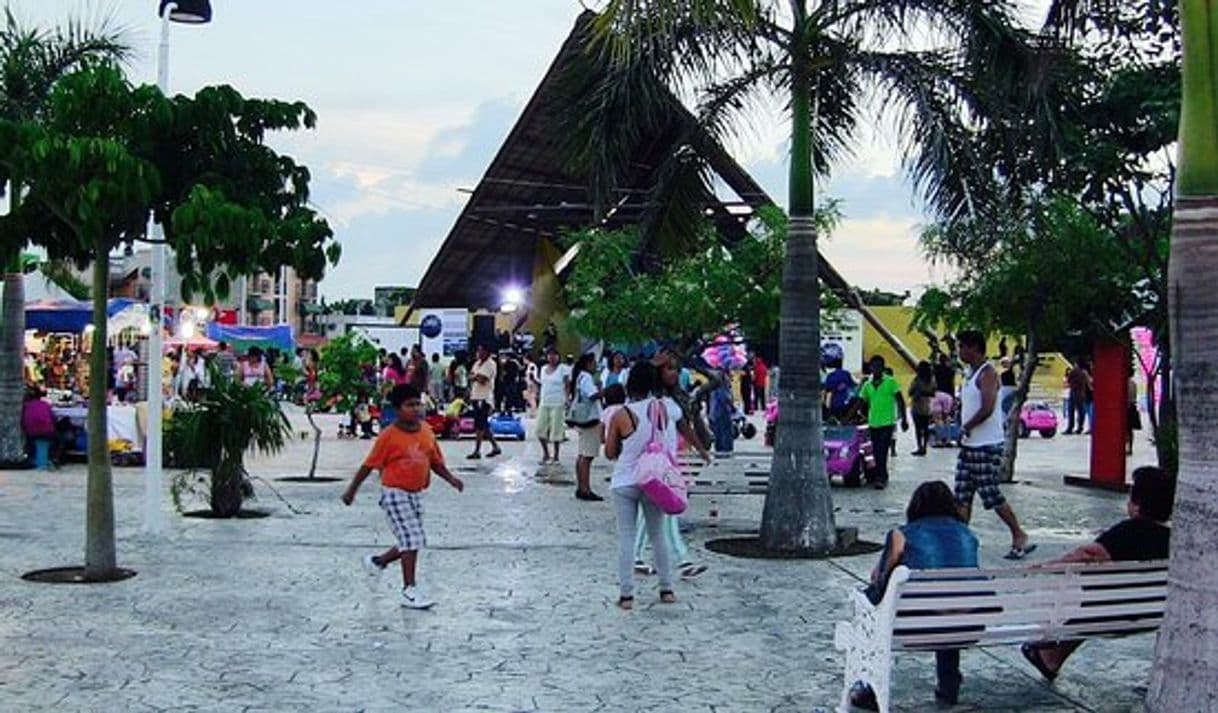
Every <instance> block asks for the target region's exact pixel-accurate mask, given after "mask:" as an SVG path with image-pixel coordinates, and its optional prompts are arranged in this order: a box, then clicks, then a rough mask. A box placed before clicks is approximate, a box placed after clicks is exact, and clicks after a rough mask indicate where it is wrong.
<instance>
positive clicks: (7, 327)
mask: <svg viewBox="0 0 1218 713" xmlns="http://www.w3.org/2000/svg"><path fill="white" fill-rule="evenodd" d="M15 194H16V191H13V200H17V197H16V195H15ZM3 299H4V308H3V309H4V313H3V314H4V316H3V319H4V327H3V330H4V331H3V334H0V464H17V463H22V462H24V461H25V436H24V434H23V433H22V431H21V408H22V400H23V397H24V393H23V392H24V389H23V386H24V383H25V378H24V368H25V275H24V274H23V273H22V272H21V252H20V251H19V250H18V251H17V253H16V254H14V255H13V256H11V257H10V258H9V260H7V261H6V265H5V273H4V298H3Z"/></svg>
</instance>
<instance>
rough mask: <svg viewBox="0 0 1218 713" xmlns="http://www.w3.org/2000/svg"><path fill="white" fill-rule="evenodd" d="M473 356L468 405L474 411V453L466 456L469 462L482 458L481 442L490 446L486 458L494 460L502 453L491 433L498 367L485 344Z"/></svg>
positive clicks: (480, 345) (479, 346)
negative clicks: (471, 383)
mask: <svg viewBox="0 0 1218 713" xmlns="http://www.w3.org/2000/svg"><path fill="white" fill-rule="evenodd" d="M475 354H476V360H475V361H474V365H473V367H472V368H471V369H470V379H471V380H472V381H473V385H472V386H471V388H470V392H469V401H470V405H471V406H472V407H473V411H474V452H473V453H470V454H469V455H468V456H466V457H467V458H469V459H471V460H477V459H478V458H481V457H482V441H483V440H485V441H486V442H487V443H489V444H490V446H491V452H490V453H488V454H487V458H494V457H495V456H497V455H499V454H500V453H502V452H503V451H502V450H501V449H500V448H499V444H498V443H497V442H496V441H495V434H493V433H491V407H492V406H493V405H494V404H493V401H494V398H495V376H496V375H497V373H498V367H496V366H495V360H494V359H492V358H491V351H490V350H489V349H487V348H486V345H485V344H479V345H478V349H477V351H476V353H475Z"/></svg>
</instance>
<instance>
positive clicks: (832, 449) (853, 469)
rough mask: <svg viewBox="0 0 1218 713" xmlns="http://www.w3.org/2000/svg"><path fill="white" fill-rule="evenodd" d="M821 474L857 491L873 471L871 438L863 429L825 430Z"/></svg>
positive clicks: (836, 427) (839, 428)
mask: <svg viewBox="0 0 1218 713" xmlns="http://www.w3.org/2000/svg"><path fill="white" fill-rule="evenodd" d="M824 436H825V472H826V473H828V475H829V477H833V476H837V477H839V478H841V479H842V484H843V485H845V486H847V487H850V488H857V487H858V486H860V485H862V484H863V477H864V476H865V475H866V473H867V472H868V471H870V470H871V469H872V468H874V467H875V455H874V454H873V453H872V452H871V434H870V432H869V431H868V430H867V427H866V426H825V430H824Z"/></svg>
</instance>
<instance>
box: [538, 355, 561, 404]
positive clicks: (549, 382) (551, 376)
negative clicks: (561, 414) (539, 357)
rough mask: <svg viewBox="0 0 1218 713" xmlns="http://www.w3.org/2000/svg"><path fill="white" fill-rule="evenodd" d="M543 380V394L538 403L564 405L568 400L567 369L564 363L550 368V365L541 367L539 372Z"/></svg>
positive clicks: (540, 378) (539, 376) (539, 378)
mask: <svg viewBox="0 0 1218 713" xmlns="http://www.w3.org/2000/svg"><path fill="white" fill-rule="evenodd" d="M537 377H538V378H537V380H538V381H540V382H541V396H540V397H539V398H538V401H537V403H538V404H539V405H541V406H562V405H563V403H564V402H565V401H566V400H567V393H566V392H567V385H566V382H567V370H566V368H564V367H563V365H562V364H559V365H558V366H556V367H554V370H553V371H551V370H550V365H549V364H546V365H545V366H543V367H541V370H540V371H539V372H538V374H537Z"/></svg>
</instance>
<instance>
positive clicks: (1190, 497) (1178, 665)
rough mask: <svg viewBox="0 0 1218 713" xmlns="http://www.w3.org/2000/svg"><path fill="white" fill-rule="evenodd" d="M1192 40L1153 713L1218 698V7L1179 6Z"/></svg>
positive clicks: (1187, 41) (1202, 1)
mask: <svg viewBox="0 0 1218 713" xmlns="http://www.w3.org/2000/svg"><path fill="white" fill-rule="evenodd" d="M1180 23H1181V29H1182V32H1183V39H1184V51H1183V72H1184V77H1183V79H1184V85H1183V89H1184V91H1183V106H1182V108H1181V115H1180V142H1179V159H1178V165H1179V173H1178V174H1177V176H1176V200H1175V208H1174V221H1175V224H1174V227H1173V231H1172V240H1171V258H1170V269H1169V275H1168V293H1169V294H1170V295H1171V305H1170V313H1171V317H1170V321H1171V332H1172V335H1171V338H1172V344H1173V345H1174V348H1175V353H1174V355H1173V356H1174V359H1175V364H1174V368H1175V379H1176V381H1175V387H1176V393H1177V395H1178V400H1179V402H1180V404H1181V406H1183V408H1180V409H1179V412H1178V418H1179V429H1180V430H1179V434H1180V436H1179V437H1180V461H1179V463H1180V465H1179V476H1178V477H1179V484H1178V485H1177V488H1176V511H1175V518H1174V526H1173V527H1172V552H1171V568H1170V572H1169V579H1168V589H1167V611H1166V614H1165V615H1164V618H1163V626H1162V628H1161V629H1160V631H1159V639H1158V642H1157V644H1156V646H1155V665H1154V670H1153V672H1152V673H1151V679H1150V688H1149V692H1148V694H1147V701H1146V703H1147V709H1148V710H1150V711H1154V712H1156V713H1159V712H1165V711H1181V710H1190V709H1196V708H1197V707H1198V706H1199V705H1201V704H1200V703H1199V701H1201V700H1210V701H1212V700H1213V698H1214V696H1215V695H1216V694H1218V675H1216V674H1215V669H1214V668H1213V666H1212V665H1210V660H1209V657H1210V653H1211V652H1212V651H1213V650H1214V647H1215V646H1216V645H1218V614H1215V612H1216V611H1218V607H1216V606H1215V604H1218V572H1215V571H1214V569H1213V568H1212V567H1209V566H1208V563H1209V562H1212V561H1213V557H1214V555H1215V554H1218V542H1215V540H1214V537H1213V523H1214V521H1215V518H1216V516H1218V491H1216V490H1215V488H1214V484H1215V482H1216V480H1218V449H1215V446H1214V438H1213V436H1212V433H1211V430H1212V428H1213V423H1212V421H1211V420H1209V419H1208V418H1207V417H1208V416H1209V415H1210V414H1213V413H1214V411H1215V409H1218V394H1216V393H1215V392H1214V389H1213V376H1212V375H1213V371H1214V363H1215V362H1214V360H1215V356H1214V355H1215V353H1216V350H1218V341H1216V340H1215V335H1218V294H1216V293H1215V291H1214V288H1213V279H1214V277H1213V276H1214V275H1215V274H1218V67H1216V66H1215V58H1216V57H1218V0H1180Z"/></svg>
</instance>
